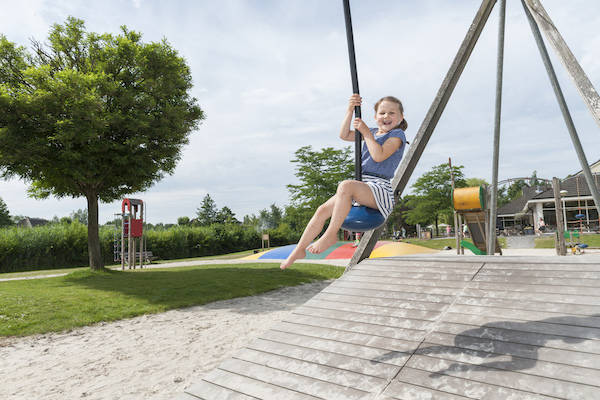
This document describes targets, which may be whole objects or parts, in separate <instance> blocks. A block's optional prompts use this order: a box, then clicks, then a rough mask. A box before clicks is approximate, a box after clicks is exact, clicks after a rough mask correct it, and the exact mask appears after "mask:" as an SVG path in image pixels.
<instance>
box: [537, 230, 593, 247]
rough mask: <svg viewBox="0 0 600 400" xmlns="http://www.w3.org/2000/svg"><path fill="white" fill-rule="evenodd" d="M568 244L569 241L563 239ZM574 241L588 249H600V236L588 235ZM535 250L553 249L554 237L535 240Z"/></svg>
mask: <svg viewBox="0 0 600 400" xmlns="http://www.w3.org/2000/svg"><path fill="white" fill-rule="evenodd" d="M565 240H566V241H567V242H569V239H565ZM573 240H574V241H576V242H577V241H579V242H580V243H585V244H587V245H588V246H590V247H600V235H596V234H590V235H583V236H581V237H580V238H573ZM535 248H536V249H553V248H554V235H552V236H544V237H540V238H536V239H535Z"/></svg>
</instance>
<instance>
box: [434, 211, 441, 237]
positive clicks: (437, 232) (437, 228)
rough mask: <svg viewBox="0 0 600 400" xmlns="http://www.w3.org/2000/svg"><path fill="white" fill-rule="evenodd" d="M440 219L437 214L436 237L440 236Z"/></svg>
mask: <svg viewBox="0 0 600 400" xmlns="http://www.w3.org/2000/svg"><path fill="white" fill-rule="evenodd" d="M438 223H439V218H438V215H437V214H435V236H438V237H439V236H440V228H439V227H438Z"/></svg>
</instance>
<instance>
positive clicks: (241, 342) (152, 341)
mask: <svg viewBox="0 0 600 400" xmlns="http://www.w3.org/2000/svg"><path fill="white" fill-rule="evenodd" d="M505 254H506V255H508V256H522V255H535V256H553V255H554V254H556V253H555V250H554V249H506V252H505ZM438 255H444V256H455V255H456V250H448V251H441V252H439V253H438ZM585 256H592V257H600V250H592V251H589V252H586V254H585V255H584V257H585ZM567 257H574V256H572V255H569V256H567ZM575 257H578V256H575ZM599 260H600V258H599ZM231 261H234V260H231ZM307 261H309V260H307ZM310 261H313V262H314V260H310ZM333 261H334V260H321V262H325V263H332V264H334V263H335V264H337V265H341V264H340V262H333ZM234 262H243V261H241V260H240V261H238V260H235V261H234ZM245 262H248V261H245ZM264 262H278V261H277V260H264ZM187 263H188V262H179V263H173V264H172V265H171V266H182V265H185V264H187ZM196 263H197V262H196ZM207 263H208V262H207ZM157 267H159V266H157ZM160 267H165V265H162V266H160ZM329 283H330V282H329V281H326V282H315V283H310V284H305V285H301V286H296V287H289V288H282V289H278V290H274V291H271V292H267V293H264V294H261V295H256V296H251V297H243V298H237V299H232V300H225V301H218V302H215V303H210V304H206V305H203V306H195V307H190V308H185V309H178V310H171V311H167V312H164V313H161V314H154V315H145V316H141V317H136V318H131V319H127V320H121V321H116V322H111V323H101V324H96V325H93V326H89V327H84V328H79V329H74V330H72V331H69V332H64V333H49V334H43V335H33V336H27V337H22V338H0V376H1V377H2V385H0V399H7V400H8V399H10V400H17V399H23V400H24V399H46V400H52V399H154V400H156V399H172V398H174V397H175V395H176V394H177V393H181V392H183V391H184V389H186V388H187V387H189V386H191V385H192V384H193V383H194V382H196V381H197V380H198V378H199V377H201V376H203V375H204V374H205V373H207V372H208V371H210V370H212V369H214V368H215V367H217V366H218V365H219V364H220V363H221V362H222V361H224V360H225V359H227V358H229V357H231V356H232V355H233V354H234V353H235V352H236V351H237V350H238V349H240V348H242V347H243V346H245V345H246V344H248V343H249V342H251V341H252V340H253V339H254V338H256V337H258V336H260V335H261V334H262V333H263V332H265V331H267V330H269V329H271V327H273V326H274V325H275V324H276V323H277V322H278V321H280V320H282V319H284V318H285V317H286V316H287V315H289V314H290V313H291V312H292V310H293V309H295V308H296V307H298V306H300V305H302V304H304V303H305V302H306V301H308V300H309V299H310V298H312V297H313V296H314V295H316V294H317V293H319V292H320V291H321V290H322V289H324V288H325V287H326V286H328V285H329Z"/></svg>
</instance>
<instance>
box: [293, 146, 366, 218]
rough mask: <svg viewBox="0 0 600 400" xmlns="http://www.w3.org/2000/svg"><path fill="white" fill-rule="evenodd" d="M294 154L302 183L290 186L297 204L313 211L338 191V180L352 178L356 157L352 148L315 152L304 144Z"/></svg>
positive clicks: (297, 175)
mask: <svg viewBox="0 0 600 400" xmlns="http://www.w3.org/2000/svg"><path fill="white" fill-rule="evenodd" d="M294 154H295V156H296V157H295V158H294V159H292V162H293V163H295V164H296V174H295V175H296V177H297V178H298V179H300V184H298V185H287V187H288V190H289V191H290V195H291V200H292V203H293V205H295V206H300V207H301V208H309V209H311V210H313V211H314V210H315V209H316V208H317V207H318V206H319V205H321V204H322V203H324V202H325V201H327V199H329V198H330V197H331V196H333V195H334V194H335V192H336V190H337V185H338V183H339V182H341V181H343V180H344V179H350V178H352V175H353V171H354V159H353V156H352V151H351V150H350V147H345V148H343V149H341V150H338V149H334V148H333V147H326V148H324V149H322V150H321V151H314V150H313V149H312V147H311V146H304V147H301V148H299V149H298V150H296V152H295V153H294Z"/></svg>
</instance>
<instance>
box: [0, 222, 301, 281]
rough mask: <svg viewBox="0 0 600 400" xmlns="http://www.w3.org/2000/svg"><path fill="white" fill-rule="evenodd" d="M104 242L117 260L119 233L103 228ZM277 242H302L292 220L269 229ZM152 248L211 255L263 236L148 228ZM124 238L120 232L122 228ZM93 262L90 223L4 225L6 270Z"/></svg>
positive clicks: (168, 253)
mask: <svg viewBox="0 0 600 400" xmlns="http://www.w3.org/2000/svg"><path fill="white" fill-rule="evenodd" d="M99 233H100V246H101V249H102V257H103V260H104V263H105V264H112V263H113V262H114V261H113V254H114V236H115V231H114V228H113V227H112V226H101V227H100V232H99ZM268 233H269V235H270V238H271V245H272V246H280V245H285V244H289V243H295V242H297V241H298V238H299V236H300V235H299V234H298V233H296V232H294V231H292V229H291V228H290V227H289V225H287V224H281V225H280V226H279V227H278V228H277V229H272V230H270V231H268ZM144 236H145V238H146V249H147V250H148V251H152V254H153V255H154V256H156V257H158V258H159V259H178V258H189V257H201V256H211V255H218V254H225V253H231V252H236V251H243V250H249V249H255V248H258V247H260V244H261V237H260V234H259V233H258V232H257V231H256V230H255V229H254V228H253V227H250V226H244V225H239V224H227V225H223V224H215V225H211V226H198V227H192V226H171V227H170V228H168V229H165V227H163V226H160V227H158V228H157V229H146V230H145V235H144ZM117 239H118V240H120V232H117ZM84 265H88V249H87V226H86V225H83V224H81V223H79V222H73V223H72V224H52V225H46V226H41V227H35V228H17V227H9V228H3V229H0V273H1V272H17V271H33V270H40V269H53V268H68V267H77V266H84Z"/></svg>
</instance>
